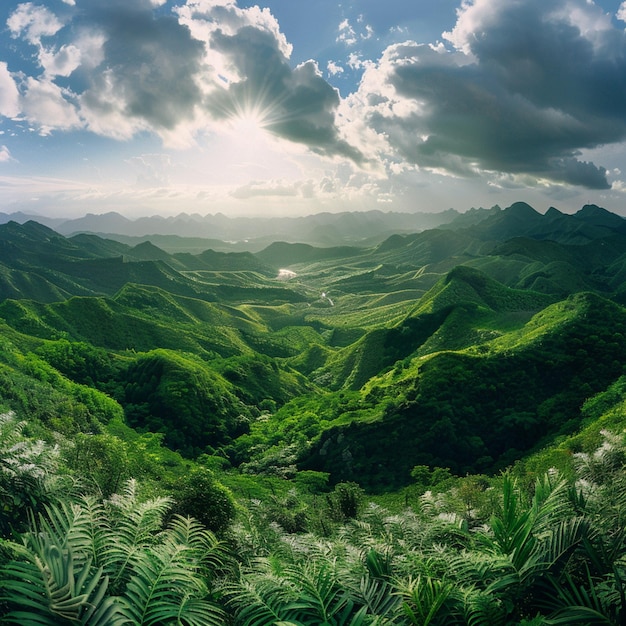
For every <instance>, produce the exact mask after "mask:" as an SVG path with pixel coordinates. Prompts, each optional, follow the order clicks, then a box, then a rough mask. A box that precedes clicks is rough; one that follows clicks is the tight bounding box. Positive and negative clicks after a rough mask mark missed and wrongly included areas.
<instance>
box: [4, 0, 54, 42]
mask: <svg viewBox="0 0 626 626" xmlns="http://www.w3.org/2000/svg"><path fill="white" fill-rule="evenodd" d="M7 26H8V27H9V30H10V31H11V35H12V36H13V37H19V36H23V37H24V38H25V39H26V41H28V42H29V43H31V44H39V43H40V42H41V38H42V37H50V36H52V35H55V34H56V33H57V32H58V31H59V30H61V28H63V24H62V22H61V21H60V20H59V19H58V18H57V16H56V15H54V13H52V12H51V11H49V10H48V9H47V8H46V7H44V6H39V5H34V4H33V3H32V2H24V3H22V4H20V5H18V7H17V9H16V10H15V11H14V12H13V13H12V14H11V16H10V17H9V19H8V20H7Z"/></svg>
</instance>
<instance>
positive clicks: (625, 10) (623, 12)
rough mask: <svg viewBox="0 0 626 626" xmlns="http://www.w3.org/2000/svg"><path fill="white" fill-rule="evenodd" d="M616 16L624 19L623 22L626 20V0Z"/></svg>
mask: <svg viewBox="0 0 626 626" xmlns="http://www.w3.org/2000/svg"><path fill="white" fill-rule="evenodd" d="M616 17H617V19H618V20H622V22H626V2H622V4H620V5H619V8H618V9H617V14H616Z"/></svg>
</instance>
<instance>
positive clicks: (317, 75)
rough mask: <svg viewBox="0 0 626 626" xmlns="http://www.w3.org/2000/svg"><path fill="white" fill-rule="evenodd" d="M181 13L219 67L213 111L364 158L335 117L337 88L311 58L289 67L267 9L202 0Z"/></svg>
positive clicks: (322, 149)
mask: <svg viewBox="0 0 626 626" xmlns="http://www.w3.org/2000/svg"><path fill="white" fill-rule="evenodd" d="M207 5H208V6H207ZM191 9H193V10H191ZM180 15H181V17H182V18H183V21H184V23H186V24H187V25H188V26H189V28H190V30H191V32H193V33H195V34H196V36H198V37H203V38H204V40H205V42H206V49H207V64H208V62H210V63H211V65H212V66H213V67H214V68H217V72H216V73H217V76H218V78H219V80H216V81H215V84H214V85H211V86H210V87H211V88H210V90H209V91H208V92H207V93H206V96H205V100H204V102H205V106H206V109H207V110H208V112H209V113H210V115H211V117H213V118H215V119H218V120H220V119H221V120H228V119H233V118H237V117H238V116H246V115H253V116H254V117H255V118H257V119H258V120H259V122H260V123H261V124H262V126H263V127H264V128H265V129H266V130H267V131H269V132H271V133H273V134H274V135H276V136H277V137H279V138H281V139H286V140H288V141H291V142H295V143H300V144H304V145H305V146H307V147H308V148H310V149H311V150H312V151H314V152H316V153H318V154H321V155H324V156H329V157H334V156H340V157H345V158H348V159H352V160H353V161H356V162H360V161H362V160H363V158H362V155H361V153H360V152H359V151H358V150H356V149H355V148H354V147H352V146H351V145H349V144H348V143H347V142H346V141H345V139H344V138H343V137H342V136H341V135H340V133H339V131H338V128H337V125H336V123H335V115H336V112H337V109H338V106H339V102H340V98H339V92H338V91H337V90H336V89H335V88H333V87H332V86H331V85H330V84H329V83H327V82H326V81H325V80H324V78H323V77H322V73H321V71H320V70H319V67H318V65H317V63H316V62H315V61H313V60H309V61H306V62H304V63H301V64H300V65H298V66H297V67H295V68H293V67H292V66H291V65H290V63H289V55H290V54H291V46H290V45H289V44H288V43H287V41H286V39H285V38H284V35H282V34H281V33H280V29H279V27H278V23H277V22H276V20H275V19H274V18H273V16H272V15H271V13H270V12H269V11H267V10H261V9H259V8H258V7H252V8H250V9H239V8H238V7H236V6H235V5H234V4H230V3H229V4H223V3H215V2H209V3H207V2H206V1H205V2H202V3H200V2H195V3H194V4H193V6H190V3H188V5H187V7H186V10H185V11H183V10H182V9H181V10H180Z"/></svg>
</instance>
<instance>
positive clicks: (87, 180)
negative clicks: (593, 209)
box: [0, 0, 626, 217]
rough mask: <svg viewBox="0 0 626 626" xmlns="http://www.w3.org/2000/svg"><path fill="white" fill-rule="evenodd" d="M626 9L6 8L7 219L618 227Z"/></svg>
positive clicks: (110, 1) (579, 0)
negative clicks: (349, 215) (371, 220)
mask: <svg viewBox="0 0 626 626" xmlns="http://www.w3.org/2000/svg"><path fill="white" fill-rule="evenodd" d="M625 28H626V2H621V1H619V0H611V1H610V0H595V2H594V1H593V0H507V1H506V2H503V1H502V0H464V1H463V2H461V0H459V1H454V2H453V1H451V0H385V1H384V2H381V1H380V0H360V1H354V2H342V3H337V2H330V1H328V0H315V2H304V1H303V0H268V1H267V2H265V3H261V4H255V3H252V2H244V1H240V2H238V1H236V0H186V1H185V0H178V1H176V2H170V1H165V0H45V1H43V2H37V1H36V0H35V1H33V2H21V3H20V2H13V0H5V1H4V2H3V3H2V6H1V7H0V29H1V30H0V33H1V34H0V211H1V212H5V213H11V212H14V211H24V212H27V213H33V214H39V215H46V216H59V217H73V216H78V215H83V214H85V213H88V212H90V213H104V212H107V211H118V212H120V213H123V214H124V215H127V216H128V217H133V216H139V215H154V214H161V215H174V214H178V213H181V212H187V213H200V214H202V215H205V214H208V213H218V212H222V213H225V214H229V215H255V214H274V215H303V214H310V213H315V212H319V211H344V210H365V209H380V210H383V211H390V210H394V211H441V210H445V209H447V208H450V207H453V208H456V209H457V210H459V211H464V210H466V209H468V208H470V207H472V206H485V207H490V206H492V205H494V204H500V205H501V206H507V205H508V204H510V203H512V202H514V201H516V200H525V201H527V202H529V203H530V204H532V205H533V206H534V207H535V208H537V209H538V210H540V211H543V210H546V209H547V208H548V207H550V206H556V207H557V208H559V209H561V210H563V211H565V212H573V211H576V210H577V209H579V208H580V207H581V206H582V205H583V204H585V203H587V202H594V203H597V204H599V205H601V206H604V207H606V208H608V209H610V210H612V211H615V212H617V213H620V214H624V215H626V149H625V146H626V144H625V141H626V33H625V30H624V29H625Z"/></svg>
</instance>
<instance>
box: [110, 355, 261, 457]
mask: <svg viewBox="0 0 626 626" xmlns="http://www.w3.org/2000/svg"><path fill="white" fill-rule="evenodd" d="M124 379H125V388H124V397H123V400H122V401H123V404H124V406H125V413H126V418H127V420H128V422H129V424H130V425H131V426H135V427H138V428H141V429H145V430H148V431H151V432H161V433H163V434H164V435H165V442H166V444H167V445H168V446H169V447H171V448H173V449H175V450H180V451H181V453H183V454H185V455H186V456H197V455H198V454H200V453H202V452H204V451H206V449H207V447H209V446H211V447H212V448H214V447H217V446H219V445H220V444H224V443H226V442H228V441H229V440H230V438H232V437H234V436H237V435H240V434H242V433H243V432H245V431H246V430H247V427H248V422H249V411H248V409H247V408H246V406H245V405H244V404H243V403H242V402H241V401H240V400H239V399H238V398H237V397H236V395H235V394H234V393H233V389H232V385H230V384H229V383H228V382H227V381H226V380H225V379H224V378H222V377H221V376H219V375H218V374H216V373H215V372H214V371H213V370H211V369H210V368H208V367H206V366H205V365H204V364H203V363H202V361H200V360H198V359H195V358H193V357H192V356H188V355H183V354H179V353H174V352H170V351H166V350H154V351H152V352H149V353H147V354H145V355H141V356H139V357H137V359H135V360H134V361H133V362H131V364H130V365H129V367H128V369H127V370H126V372H125V373H124Z"/></svg>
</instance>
